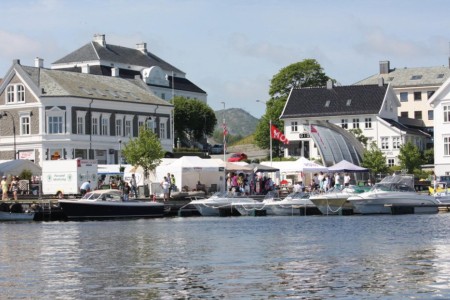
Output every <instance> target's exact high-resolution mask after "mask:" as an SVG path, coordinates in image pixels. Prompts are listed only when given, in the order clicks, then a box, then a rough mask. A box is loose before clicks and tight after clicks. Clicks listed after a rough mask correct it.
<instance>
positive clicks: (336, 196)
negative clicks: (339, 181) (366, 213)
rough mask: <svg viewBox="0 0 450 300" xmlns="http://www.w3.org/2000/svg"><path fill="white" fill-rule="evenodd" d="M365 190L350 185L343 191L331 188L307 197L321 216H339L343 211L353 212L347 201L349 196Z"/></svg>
mask: <svg viewBox="0 0 450 300" xmlns="http://www.w3.org/2000/svg"><path fill="white" fill-rule="evenodd" d="M365 191H367V190H365V189H363V188H361V187H358V186H355V185H350V186H348V187H344V188H343V189H339V188H333V189H331V190H330V191H328V192H326V193H322V194H314V195H311V196H310V197H309V200H311V202H312V203H314V205H315V206H316V207H317V208H318V209H319V210H320V212H321V213H322V214H323V215H339V214H342V212H343V211H345V210H353V206H352V204H351V203H350V202H349V201H347V199H348V198H349V197H350V196H354V195H356V194H360V193H363V192H365Z"/></svg>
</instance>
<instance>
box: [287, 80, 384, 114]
mask: <svg viewBox="0 0 450 300" xmlns="http://www.w3.org/2000/svg"><path fill="white" fill-rule="evenodd" d="M387 90H388V86H387V85H382V86H379V85H358V86H356V85H352V86H335V87H333V88H332V89H328V88H326V87H323V88H300V89H292V91H291V94H290V95H289V98H288V100H287V102H286V105H285V108H284V111H283V114H282V115H281V118H282V119H285V118H292V117H296V118H298V117H326V116H340V115H363V114H378V113H379V111H380V109H381V107H382V105H383V101H384V98H385V96H386V93H387ZM327 104H328V105H327Z"/></svg>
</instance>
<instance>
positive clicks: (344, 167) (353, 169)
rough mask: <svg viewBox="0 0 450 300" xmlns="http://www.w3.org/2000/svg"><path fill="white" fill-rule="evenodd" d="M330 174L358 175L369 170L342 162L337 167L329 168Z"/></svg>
mask: <svg viewBox="0 0 450 300" xmlns="http://www.w3.org/2000/svg"><path fill="white" fill-rule="evenodd" d="M328 170H329V171H330V172H349V173H358V172H369V169H367V168H363V167H360V166H357V165H355V164H352V163H351V162H348V161H346V160H345V159H344V160H341V161H340V162H338V163H337V164H335V165H332V166H331V167H328Z"/></svg>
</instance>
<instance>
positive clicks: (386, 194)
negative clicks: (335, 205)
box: [348, 175, 440, 214]
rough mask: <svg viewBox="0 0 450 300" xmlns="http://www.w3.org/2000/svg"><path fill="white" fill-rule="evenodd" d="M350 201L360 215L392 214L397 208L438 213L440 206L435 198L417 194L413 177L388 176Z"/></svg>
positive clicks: (350, 198)
mask: <svg viewBox="0 0 450 300" xmlns="http://www.w3.org/2000/svg"><path fill="white" fill-rule="evenodd" d="M348 201H349V202H350V203H351V204H352V205H353V207H354V212H355V213H360V214H391V213H393V209H395V208H398V209H413V210H414V213H436V212H438V206H439V204H440V202H439V200H438V199H436V198H435V197H433V196H430V195H425V194H419V193H417V192H416V190H415V189H414V176H412V175H393V176H387V177H385V178H384V179H383V180H382V181H380V182H379V183H377V184H375V185H374V186H373V187H372V189H371V190H370V191H368V192H365V193H362V194H358V195H354V196H351V197H349V198H348Z"/></svg>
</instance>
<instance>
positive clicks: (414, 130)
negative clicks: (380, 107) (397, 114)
mask: <svg viewBox="0 0 450 300" xmlns="http://www.w3.org/2000/svg"><path fill="white" fill-rule="evenodd" d="M382 119H383V120H384V121H386V122H388V123H389V124H390V125H391V126H393V127H395V128H398V129H400V130H402V131H405V132H407V133H410V134H416V135H424V136H427V137H430V134H428V133H426V132H424V131H423V130H420V129H418V128H414V127H411V126H407V125H405V124H402V123H400V122H397V121H395V120H392V119H385V118H382Z"/></svg>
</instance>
